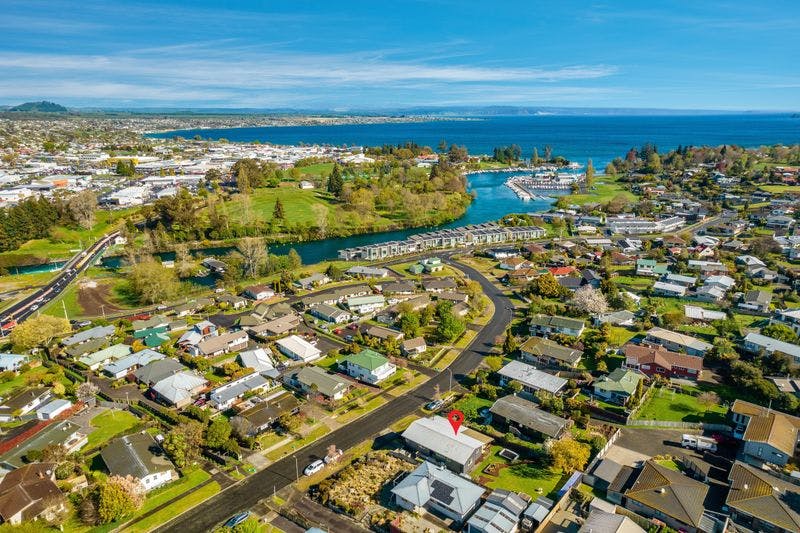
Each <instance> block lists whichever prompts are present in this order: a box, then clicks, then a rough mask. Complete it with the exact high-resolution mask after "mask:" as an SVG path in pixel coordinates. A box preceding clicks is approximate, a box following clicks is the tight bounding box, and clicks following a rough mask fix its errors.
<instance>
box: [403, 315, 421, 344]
mask: <svg viewBox="0 0 800 533" xmlns="http://www.w3.org/2000/svg"><path fill="white" fill-rule="evenodd" d="M419 328H420V325H419V313H417V312H414V311H408V312H405V313H403V315H402V316H401V317H400V331H402V332H403V334H404V335H405V336H406V337H408V338H413V337H416V336H417V333H419Z"/></svg>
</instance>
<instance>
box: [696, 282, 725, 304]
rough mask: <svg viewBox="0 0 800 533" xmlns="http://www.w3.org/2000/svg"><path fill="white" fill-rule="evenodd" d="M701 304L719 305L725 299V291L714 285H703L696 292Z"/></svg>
mask: <svg viewBox="0 0 800 533" xmlns="http://www.w3.org/2000/svg"><path fill="white" fill-rule="evenodd" d="M694 298H695V300H697V301H699V302H709V303H719V302H721V301H722V300H724V299H725V289H723V288H721V287H718V286H714V285H703V286H702V287H700V288H699V289H697V290H696V291H695V292H694Z"/></svg>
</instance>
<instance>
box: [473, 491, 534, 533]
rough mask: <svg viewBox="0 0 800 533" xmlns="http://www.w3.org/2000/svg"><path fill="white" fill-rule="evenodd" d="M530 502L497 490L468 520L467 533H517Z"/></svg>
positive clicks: (513, 494) (513, 493)
mask: <svg viewBox="0 0 800 533" xmlns="http://www.w3.org/2000/svg"><path fill="white" fill-rule="evenodd" d="M527 506H528V502H526V501H525V500H524V499H522V498H521V497H520V495H519V494H517V493H515V492H510V491H507V490H504V489H495V490H493V491H492V493H491V494H489V496H488V497H487V498H486V501H485V502H484V504H483V505H481V506H480V508H479V509H478V510H477V511H475V514H473V515H472V516H471V517H470V518H469V520H467V530H466V531H467V533H516V531H517V530H518V523H519V517H520V516H521V515H522V512H523V511H524V510H525V508H526V507H527Z"/></svg>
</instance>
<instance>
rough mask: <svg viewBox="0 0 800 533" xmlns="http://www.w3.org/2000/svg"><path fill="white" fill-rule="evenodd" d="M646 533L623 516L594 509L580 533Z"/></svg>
mask: <svg viewBox="0 0 800 533" xmlns="http://www.w3.org/2000/svg"><path fill="white" fill-rule="evenodd" d="M601 532H602V533H644V529H642V528H640V527H639V526H638V525H636V522H634V521H633V520H631V519H630V518H628V517H627V516H623V515H621V514H614V513H607V512H605V511H601V510H600V509H594V510H592V512H591V513H589V517H588V518H587V519H586V522H584V523H583V526H581V528H580V529H579V530H578V533H601Z"/></svg>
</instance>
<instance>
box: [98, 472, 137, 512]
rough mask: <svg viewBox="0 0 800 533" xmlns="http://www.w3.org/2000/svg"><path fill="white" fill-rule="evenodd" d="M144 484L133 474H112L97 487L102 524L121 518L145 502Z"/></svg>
mask: <svg viewBox="0 0 800 533" xmlns="http://www.w3.org/2000/svg"><path fill="white" fill-rule="evenodd" d="M144 494H145V491H144V486H143V485H142V484H141V483H140V482H139V480H138V479H136V478H134V477H133V476H126V477H122V476H111V477H109V478H108V481H106V482H105V483H104V484H102V485H100V486H99V487H98V489H97V493H96V497H97V517H98V520H99V522H100V523H101V524H108V523H109V522H114V521H116V520H119V519H121V518H123V517H125V516H126V515H129V514H130V513H132V512H134V511H136V510H137V509H139V508H140V507H141V506H142V505H143V504H144Z"/></svg>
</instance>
